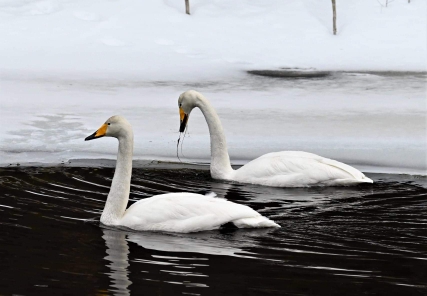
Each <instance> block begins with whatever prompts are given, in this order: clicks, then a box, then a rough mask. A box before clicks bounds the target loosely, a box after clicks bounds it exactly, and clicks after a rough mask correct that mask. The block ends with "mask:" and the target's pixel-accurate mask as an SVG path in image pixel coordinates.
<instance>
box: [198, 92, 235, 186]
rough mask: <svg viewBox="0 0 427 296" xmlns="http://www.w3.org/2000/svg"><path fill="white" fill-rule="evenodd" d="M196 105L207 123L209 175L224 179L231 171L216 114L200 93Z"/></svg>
mask: <svg viewBox="0 0 427 296" xmlns="http://www.w3.org/2000/svg"><path fill="white" fill-rule="evenodd" d="M196 106H197V107H199V109H200V110H201V111H202V113H203V115H204V116H205V119H206V122H207V123H208V127H209V133H210V137H211V175H212V178H214V179H223V180H226V179H228V178H229V177H230V174H231V173H232V172H233V169H232V168H231V164H230V156H229V155H228V151H227V140H226V139H225V135H224V130H223V128H222V125H221V121H220V120H219V117H218V114H216V111H215V109H214V108H213V107H212V105H211V104H210V102H209V101H208V100H207V99H206V98H205V97H204V96H202V95H201V94H199V95H198V100H197V102H196Z"/></svg>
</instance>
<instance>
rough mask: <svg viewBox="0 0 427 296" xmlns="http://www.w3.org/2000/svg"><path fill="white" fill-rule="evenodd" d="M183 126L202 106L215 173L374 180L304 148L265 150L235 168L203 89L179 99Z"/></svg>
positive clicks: (319, 182)
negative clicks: (195, 109) (191, 114)
mask: <svg viewBox="0 0 427 296" xmlns="http://www.w3.org/2000/svg"><path fill="white" fill-rule="evenodd" d="M178 107H179V114H180V128H179V131H180V132H181V133H182V132H184V131H185V129H186V126H187V123H188V119H189V116H190V113H191V111H192V110H193V109H194V108H199V109H200V110H201V111H202V113H203V115H204V117H205V119H206V122H207V124H208V128H209V133H210V144H211V167H210V171H211V176H212V178H214V179H220V180H229V181H237V182H241V183H251V184H258V185H266V186H273V187H305V186H338V185H343V186H346V185H355V184H359V183H373V181H372V180H371V179H369V178H367V177H366V176H365V175H364V174H363V173H362V172H360V171H359V170H357V169H355V168H353V167H351V166H349V165H346V164H344V163H341V162H338V161H335V160H332V159H328V158H324V157H321V156H318V155H316V154H312V153H308V152H302V151H282V152H273V153H268V154H265V155H263V156H261V157H259V158H257V159H255V160H252V161H251V162H249V163H247V164H246V165H244V166H243V167H241V168H239V169H237V170H234V169H233V168H232V167H231V164H230V157H229V155H228V151H227V141H226V139H225V135H224V130H223V128H222V125H221V121H220V119H219V117H218V114H217V113H216V111H215V109H214V108H213V107H212V105H211V103H210V102H209V100H208V99H207V98H205V97H204V96H203V95H202V94H201V93H199V92H197V91H194V90H189V91H186V92H184V93H182V94H181V95H180V96H179V99H178Z"/></svg>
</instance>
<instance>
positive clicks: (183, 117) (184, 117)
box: [179, 108, 188, 133]
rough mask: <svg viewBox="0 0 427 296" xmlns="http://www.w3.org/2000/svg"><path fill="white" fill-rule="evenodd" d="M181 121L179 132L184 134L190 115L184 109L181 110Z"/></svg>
mask: <svg viewBox="0 0 427 296" xmlns="http://www.w3.org/2000/svg"><path fill="white" fill-rule="evenodd" d="M179 120H180V122H181V125H180V126H179V132H180V133H183V132H184V131H185V127H186V126H187V121H188V114H186V113H185V112H184V110H182V108H179Z"/></svg>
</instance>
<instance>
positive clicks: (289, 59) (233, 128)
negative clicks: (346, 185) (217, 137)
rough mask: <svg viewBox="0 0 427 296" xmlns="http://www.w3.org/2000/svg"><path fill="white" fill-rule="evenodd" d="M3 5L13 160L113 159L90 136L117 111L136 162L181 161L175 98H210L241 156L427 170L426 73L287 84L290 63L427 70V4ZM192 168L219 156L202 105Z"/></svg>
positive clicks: (6, 147)
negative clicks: (292, 153) (264, 73)
mask: <svg viewBox="0 0 427 296" xmlns="http://www.w3.org/2000/svg"><path fill="white" fill-rule="evenodd" d="M337 2H338V35H337V36H333V35H332V29H331V18H332V17H331V14H332V8H331V3H330V0H301V1H282V0H280V1H279V0H271V1H254V0H234V1H229V0H216V1H215V0H213V1H203V0H190V3H191V10H192V15H191V16H188V15H185V13H184V1H183V0H164V1H158V0H145V1H136V0H121V1H118V0H116V1H112V0H111V1H105V0H102V1H101V0H92V1H84V0H42V1H37V0H2V1H0V36H1V37H2V38H1V40H0V44H1V46H0V108H1V109H0V112H1V113H0V164H1V165H7V164H9V163H17V162H19V163H26V162H59V161H66V160H68V159H72V158H81V157H84V158H99V157H107V158H114V157H115V151H116V144H115V143H114V140H112V139H101V140H97V141H91V142H84V141H83V139H84V137H86V136H87V135H89V134H90V133H92V132H93V131H95V130H96V129H97V128H98V127H99V126H100V124H101V123H103V122H104V121H105V120H106V119H107V118H108V117H109V116H111V115H113V114H122V115H125V116H126V117H127V118H128V119H129V120H130V121H131V123H132V124H133V126H134V130H135V134H136V137H135V139H136V144H135V157H136V158H138V159H143V158H144V159H166V160H176V157H175V155H176V140H177V138H178V127H179V118H178V109H177V98H178V95H179V94H180V93H181V92H183V91H185V90H187V89H190V88H192V89H196V90H199V91H201V92H202V93H204V94H205V95H206V96H207V97H208V98H210V99H211V101H212V103H213V105H214V106H215V108H216V109H217V111H218V113H219V115H220V117H221V119H222V122H223V125H224V128H225V130H226V133H227V139H228V144H229V150H230V156H231V158H232V162H233V163H244V162H246V161H248V160H250V159H252V158H254V157H257V156H259V155H261V154H263V153H266V152H271V151H278V150H304V151H310V152H314V153H318V154H320V155H322V156H326V157H331V158H334V159H337V160H341V161H345V162H347V163H349V164H354V165H355V166H356V167H359V168H361V169H363V170H367V171H377V172H378V171H392V172H400V173H404V172H408V173H418V174H426V167H427V164H426V162H427V157H426V146H427V134H426V130H427V129H426V101H425V100H426V85H425V82H426V76H425V75H418V76H417V75H409V76H378V75H371V74H343V73H341V74H337V75H336V76H333V77H331V78H325V79H320V80H319V79H316V80H289V81H288V80H277V79H269V78H263V77H254V76H249V75H247V74H245V71H246V70H251V69H277V68H281V67H299V68H316V69H320V70H346V71H348V70H376V71H378V70H386V71H390V70H392V71H425V70H426V59H427V49H426V31H427V29H426V19H427V16H426V8H427V5H426V1H425V0H412V1H411V3H410V4H408V3H407V1H406V0H394V1H392V2H390V3H389V5H388V7H387V8H386V7H383V6H382V5H381V3H382V2H385V1H383V0H378V1H377V0H358V1H340V0H337ZM189 127H190V128H189V131H190V135H189V137H187V138H186V139H185V142H184V148H183V152H184V155H185V156H186V157H184V159H186V160H192V161H194V160H197V161H208V159H209V136H208V130H207V126H206V124H205V122H204V120H203V118H202V115H201V113H200V112H193V113H192V115H191V118H190V122H189Z"/></svg>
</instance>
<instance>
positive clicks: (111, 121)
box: [85, 115, 132, 141]
mask: <svg viewBox="0 0 427 296" xmlns="http://www.w3.org/2000/svg"><path fill="white" fill-rule="evenodd" d="M129 132H132V127H131V125H130V123H129V122H128V121H127V120H126V118H124V117H122V116H119V115H115V116H111V117H110V118H108V119H107V121H106V122H105V123H104V124H103V125H102V126H101V127H100V128H99V129H98V130H97V131H96V132H94V133H93V134H91V135H90V136H88V137H86V138H85V141H89V140H93V139H98V138H102V137H114V138H121V137H125V136H127V135H129Z"/></svg>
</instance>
